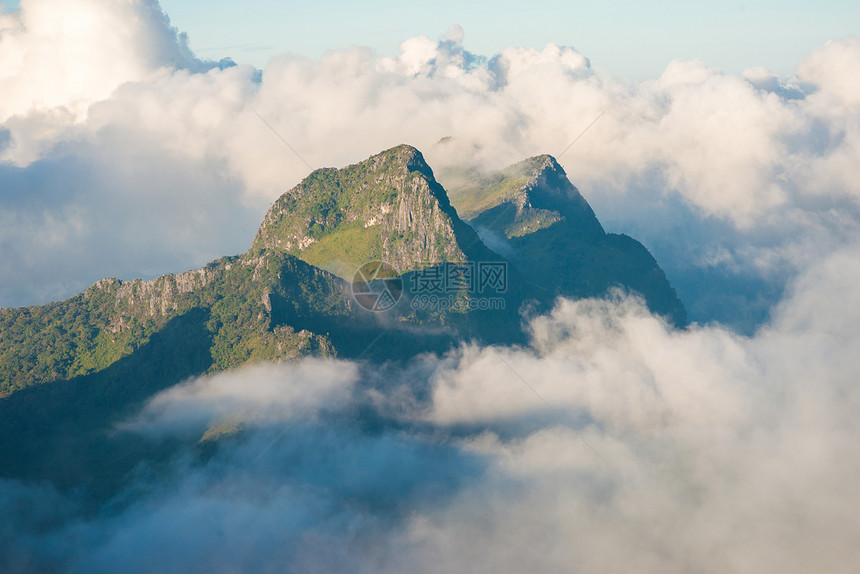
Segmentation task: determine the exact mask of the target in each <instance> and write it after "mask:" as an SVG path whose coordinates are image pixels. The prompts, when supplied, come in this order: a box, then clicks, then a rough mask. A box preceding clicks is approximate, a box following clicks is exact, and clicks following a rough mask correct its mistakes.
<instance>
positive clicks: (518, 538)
mask: <svg viewBox="0 0 860 574" xmlns="http://www.w3.org/2000/svg"><path fill="white" fill-rule="evenodd" d="M858 253H860V251H858V250H857V249H856V246H855V247H853V248H852V249H848V250H845V251H841V252H839V253H837V254H835V255H833V256H832V257H829V258H827V259H826V260H824V261H821V262H820V263H819V264H818V265H816V266H814V268H811V269H810V270H809V271H808V272H807V273H805V274H804V275H803V276H802V277H801V278H799V279H798V280H797V281H796V282H795V283H794V284H793V285H792V288H791V290H790V295H789V296H788V297H786V298H785V299H784V301H783V302H782V304H781V305H780V306H779V308H778V310H777V312H776V314H775V318H774V321H773V322H772V323H771V324H769V325H768V326H766V327H765V328H763V329H762V330H761V331H760V332H759V333H757V334H756V335H755V336H754V337H740V336H737V335H735V334H732V333H731V332H728V331H726V330H724V329H722V328H719V327H701V328H695V329H690V330H687V331H673V330H669V329H667V328H666V326H665V325H664V324H663V323H661V322H660V321H659V320H657V319H655V318H653V317H651V316H650V315H648V313H647V312H646V311H645V310H644V309H643V307H642V306H641V304H640V303H638V302H636V301H633V300H628V299H624V298H617V299H615V300H613V301H576V302H571V301H561V302H560V304H559V305H558V306H557V308H556V309H555V310H554V311H553V312H552V313H551V314H549V315H547V316H544V317H537V318H535V319H533V321H532V332H533V340H532V343H531V344H530V345H529V346H526V347H517V348H502V347H494V348H480V347H475V346H471V347H465V348H463V349H460V350H459V351H456V352H454V353H452V354H451V355H449V356H448V357H443V358H432V357H425V358H423V359H421V360H420V361H418V362H417V363H415V364H414V365H411V366H409V367H408V368H406V369H405V370H403V371H398V370H397V369H396V368H387V369H383V370H382V372H381V373H382V376H381V377H380V376H379V374H378V373H377V375H374V374H373V371H372V369H373V366H372V365H364V366H358V365H352V364H350V363H343V362H334V361H321V360H313V359H311V360H305V361H303V362H301V363H298V364H296V365H286V364H284V365H280V366H262V367H255V368H249V369H242V370H239V371H236V372H234V373H226V374H221V375H216V376H214V377H207V378H201V379H197V380H196V381H193V382H190V383H188V384H186V385H183V386H180V387H177V388H175V389H172V390H169V391H167V392H165V393H164V394H162V395H160V396H158V397H156V398H155V399H154V400H152V401H151V402H150V404H149V405H148V406H147V407H146V409H144V411H143V415H142V416H141V417H140V418H138V419H137V424H138V425H140V424H143V425H144V426H145V425H146V424H149V425H150V429H152V428H158V429H162V430H171V429H176V428H177V422H180V421H185V422H187V421H189V420H195V419H196V418H200V417H202V419H205V420H206V421H207V422H208V420H210V418H211V417H212V416H213V415H215V416H222V415H224V414H225V413H234V412H236V410H237V409H238V410H239V411H242V412H243V413H244V414H245V415H246V416H247V417H249V420H254V421H256V422H257V423H258V424H256V425H254V424H252V425H249V427H248V432H246V433H245V434H243V435H239V436H238V437H236V438H235V439H234V440H233V441H230V442H227V443H225V444H222V446H221V448H220V450H219V451H218V452H217V453H216V454H215V455H213V456H212V457H211V458H206V459H205V460H201V461H198V462H196V463H194V464H188V463H184V462H182V461H177V462H176V464H175V465H174V467H173V468H172V470H171V471H170V472H161V473H159V474H158V475H157V478H156V476H155V475H153V476H150V477H149V478H143V479H140V480H141V481H142V482H140V483H137V484H134V485H132V486H131V487H130V489H129V491H128V492H127V493H123V497H125V498H122V500H124V501H126V502H125V503H124V504H123V505H122V506H120V507H118V508H117V511H116V512H115V513H113V514H110V515H106V516H98V517H90V518H81V517H80V516H79V514H77V511H76V509H75V508H74V506H73V505H72V504H71V503H70V501H69V499H68V498H67V497H63V496H61V495H59V494H57V493H54V492H41V491H36V490H34V489H33V488H29V489H27V488H24V487H21V486H20V485H15V484H12V483H4V484H3V485H2V487H3V488H2V491H0V492H2V493H3V495H2V496H0V508H2V509H3V510H4V513H3V516H4V517H6V518H5V519H6V521H7V522H8V524H9V527H8V528H7V535H6V536H4V537H3V539H4V544H6V546H4V547H3V550H4V552H3V553H0V556H4V557H5V560H6V562H0V564H2V565H3V566H7V565H8V564H14V563H15V562H12V561H13V560H18V561H19V563H23V564H30V565H33V564H43V565H44V564H47V565H59V566H60V567H62V569H65V570H69V571H87V572H102V571H115V570H116V569H117V567H118V565H121V564H125V565H132V566H129V567H130V568H132V571H136V572H150V571H155V570H158V571H165V570H166V571H172V570H171V569H173V570H175V571H189V570H192V571H194V570H201V569H205V570H207V571H211V570H213V569H214V570H219V569H221V570H224V571H230V570H235V569H242V570H248V569H253V570H266V569H271V570H281V571H282V570H303V571H314V570H339V571H344V570H348V571H356V572H404V571H409V572H460V571H464V570H465V571H476V572H481V571H488V572H489V571H493V572H521V571H523V570H525V569H529V570H530V571H535V572H562V571H564V572H567V571H571V570H580V569H581V570H589V571H618V570H627V569H630V568H636V569H637V570H638V571H640V572H645V573H648V572H704V573H709V572H714V573H717V572H725V571H726V570H730V571H738V572H775V571H779V572H809V571H828V572H852V571H853V568H854V566H855V564H856V563H857V560H858V558H860V556H858V550H857V548H858V545H857V540H856V528H855V525H856V516H855V514H856V512H855V509H856V508H857V505H858V504H860V499H858V494H857V490H856V481H857V477H858V476H860V459H858V457H857V446H856V445H857V441H858V439H860V422H858V420H857V417H856V412H857V409H858V408H860V391H858V388H857V385H856V373H857V371H858V369H860V357H858V356H857V354H856V353H854V352H853V350H854V349H855V348H857V345H858V343H860V340H858V338H860V332H858V330H857V327H856V326H857V324H858V320H860V317H858V316H857V315H858V313H860V295H858V291H857V289H856V288H855V286H856V282H857V280H858V279H860V257H858ZM516 373H518V375H517V374H516ZM341 375H343V376H341ZM520 377H522V378H520ZM524 381H525V382H524ZM377 385H381V386H377ZM397 385H399V389H397V388H395V387H396V386H397ZM529 385H530V386H531V387H532V388H533V389H534V391H537V393H538V394H539V395H540V398H539V397H538V396H536V395H535V393H534V392H533V391H532V389H530V388H529ZM428 386H429V388H430V389H432V392H431V394H430V396H427V394H426V389H427V388H428ZM364 392H367V393H368V395H366V396H365V395H363V393H364ZM363 397H364V398H363ZM544 400H546V402H548V403H549V404H550V405H551V408H550V407H548V406H547V405H546V404H545V403H544ZM252 412H253V413H255V414H256V416H255V415H253V414H249V413H252ZM141 421H143V422H141ZM147 421H148V423H147ZM146 476H148V475H144V477H146ZM30 498H32V499H33V501H34V502H33V505H32V508H35V509H36V510H37V511H38V512H37V514H36V515H34V517H35V518H37V519H38V520H36V521H35V522H31V517H30V516H29V515H27V514H26V513H22V512H21V511H20V508H21V505H20V501H21V500H22V499H23V500H29V499H30ZM13 500H17V501H18V502H15V503H14V504H13V502H12V501H13ZM40 500H50V501H53V503H52V505H53V506H54V507H55V508H57V510H56V511H55V512H54V513H53V514H55V515H56V516H54V518H55V519H56V521H55V522H51V523H52V524H55V525H56V526H54V527H52V528H48V529H47V531H46V530H44V529H43V527H42V526H40V525H44V524H45V520H48V521H49V522H50V521H51V517H52V511H50V510H49V509H47V508H45V507H44V505H43V504H39V503H38V501H40ZM16 509H18V510H16ZM7 550H8V551H7ZM145 557H154V558H149V559H147V560H144V559H143V558H145ZM27 560H30V562H27Z"/></svg>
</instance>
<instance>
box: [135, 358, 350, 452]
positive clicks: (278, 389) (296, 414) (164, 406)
mask: <svg viewBox="0 0 860 574" xmlns="http://www.w3.org/2000/svg"><path fill="white" fill-rule="evenodd" d="M357 371H358V369H357V367H356V365H354V364H352V363H348V362H345V361H335V360H329V359H307V360H305V361H303V362H301V363H300V364H298V365H287V364H261V365H256V366H251V367H246V368H244V369H240V370H238V371H232V372H226V373H220V374H217V375H213V376H210V377H200V378H197V379H193V380H190V381H187V382H185V383H182V384H180V385H177V386H175V387H171V388H169V389H167V390H166V391H163V392H161V393H159V394H158V395H156V396H155V397H153V398H152V399H151V400H150V401H149V402H148V404H147V405H146V407H145V408H144V409H143V411H142V412H141V413H140V414H139V415H138V416H137V417H136V418H135V419H134V420H132V421H130V422H129V423H126V424H124V425H123V428H124V429H127V430H132V431H135V432H140V433H144V434H151V435H164V434H171V433H176V432H179V433H187V432H191V433H192V434H195V433H196V434H197V435H198V436H199V435H200V434H202V432H203V431H205V430H206V429H207V428H209V426H210V425H213V424H218V423H220V422H223V421H233V422H241V423H243V424H247V425H255V424H271V423H274V422H284V421H294V420H306V419H309V418H310V419H312V418H313V417H314V416H316V415H317V411H319V410H321V409H342V408H343V407H344V406H345V404H346V403H347V401H348V400H349V399H350V397H351V392H352V385H353V383H354V382H355V380H356V377H357V374H358V372H357Z"/></svg>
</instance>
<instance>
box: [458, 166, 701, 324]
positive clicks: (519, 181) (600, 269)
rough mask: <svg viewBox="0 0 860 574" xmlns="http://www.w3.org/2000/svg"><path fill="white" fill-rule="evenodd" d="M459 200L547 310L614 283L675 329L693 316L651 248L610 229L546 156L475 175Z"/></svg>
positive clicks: (484, 237)
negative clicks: (563, 299)
mask: <svg viewBox="0 0 860 574" xmlns="http://www.w3.org/2000/svg"><path fill="white" fill-rule="evenodd" d="M451 199H452V203H453V204H454V206H455V207H456V208H457V211H458V213H460V214H461V215H462V216H463V217H464V218H465V219H467V220H468V222H469V224H470V225H471V226H472V227H474V228H475V230H476V231H477V233H478V235H479V236H480V237H481V239H482V240H483V241H484V243H486V244H487V245H489V246H491V247H492V248H493V249H495V250H496V251H498V252H499V253H501V254H502V255H504V256H505V257H507V258H508V259H510V260H511V261H512V262H513V263H514V265H515V266H516V267H517V269H518V270H519V271H520V272H521V274H522V275H523V276H524V278H525V280H526V281H527V282H529V283H531V284H532V285H533V286H534V289H533V291H532V292H533V294H534V296H535V298H536V299H537V300H538V301H540V302H541V303H542V308H544V309H545V308H546V307H547V306H548V305H551V304H552V302H553V301H554V299H555V298H556V297H558V296H568V297H576V298H582V297H600V296H603V295H605V294H606V293H607V290H608V289H610V288H612V287H620V288H622V289H627V290H631V291H635V292H637V293H639V294H641V295H642V296H643V297H644V299H645V301H646V303H647V304H648V307H649V309H651V311H653V312H654V313H657V314H659V315H662V316H664V317H666V318H667V319H668V320H669V322H671V323H672V324H674V325H676V326H679V327H680V326H684V325H686V324H687V313H686V310H685V309H684V306H683V304H682V303H681V301H680V299H678V296H677V294H676V293H675V290H674V289H673V288H672V286H671V285H670V284H669V281H668V280H667V279H666V275H665V273H663V270H662V269H660V267H659V265H658V264H657V262H656V261H655V260H654V258H653V257H652V256H651V254H650V253H649V252H648V250H647V249H646V248H645V247H644V246H643V245H642V244H641V243H639V242H638V241H636V240H635V239H632V238H630V237H628V236H626V235H615V234H607V233H606V232H605V231H604V230H603V227H602V226H601V225H600V222H599V221H598V220H597V217H596V216H595V215H594V211H592V209H591V207H590V206H589V205H588V202H587V201H586V200H585V198H583V197H582V194H580V193H579V190H577V189H576V187H574V186H573V184H571V183H570V181H569V180H568V179H567V175H566V174H565V172H564V169H562V167H561V166H560V165H559V164H558V162H557V161H556V160H555V159H554V158H553V157H551V156H548V155H542V156H537V157H533V158H530V159H527V160H524V161H522V162H520V163H517V164H515V165H512V166H510V167H508V168H505V169H503V170H501V171H499V172H496V173H491V174H489V175H485V176H482V177H478V178H473V179H471V180H469V181H468V182H467V183H466V184H465V185H461V186H460V187H459V188H457V190H456V191H455V192H452V194H451Z"/></svg>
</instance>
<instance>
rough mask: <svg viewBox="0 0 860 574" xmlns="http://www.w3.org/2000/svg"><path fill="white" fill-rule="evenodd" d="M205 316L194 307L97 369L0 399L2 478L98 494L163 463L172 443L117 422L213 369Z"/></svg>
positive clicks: (109, 491)
mask: <svg viewBox="0 0 860 574" xmlns="http://www.w3.org/2000/svg"><path fill="white" fill-rule="evenodd" d="M209 319H210V314H209V312H208V310H206V309H199V308H197V309H191V310H189V311H187V312H186V313H184V314H183V315H180V316H179V317H176V318H174V319H171V320H170V321H168V322H167V324H166V325H165V326H164V327H163V328H162V329H161V330H159V332H158V333H155V334H154V335H153V336H152V337H151V338H150V340H149V342H148V343H146V344H145V345H143V346H141V347H140V348H139V349H137V350H136V351H135V352H134V353H132V354H131V355H129V356H127V357H124V358H122V359H120V360H118V361H116V362H115V363H113V364H112V365H111V366H110V367H108V368H106V369H104V370H102V371H99V372H97V373H92V374H88V375H84V376H81V377H76V378H73V379H70V380H58V381H53V382H50V383H45V384H42V385H39V386H36V387H31V388H28V389H24V390H21V391H18V392H16V393H14V394H12V395H11V396H9V397H6V398H5V399H2V400H0V475H2V476H3V477H6V478H18V479H25V480H28V481H34V482H41V481H51V482H53V483H54V484H56V485H57V486H59V487H61V488H70V487H86V490H87V491H88V492H89V493H91V494H92V495H94V496H97V497H98V496H103V495H108V494H109V493H111V492H113V491H115V488H116V486H118V485H119V484H120V482H121V481H122V480H123V479H124V477H126V476H127V475H128V473H129V472H131V471H132V469H133V468H134V467H135V466H136V465H138V464H140V463H141V462H142V461H158V460H161V459H162V458H163V457H164V456H165V455H166V454H168V453H169V452H171V451H172V449H173V448H174V446H175V445H170V444H166V443H159V444H155V443H153V442H152V441H150V440H146V439H143V438H142V437H139V436H136V435H133V434H131V433H125V432H117V431H115V430H114V425H116V424H117V423H118V422H121V421H122V420H124V419H126V418H127V417H129V416H130V415H132V414H134V413H135V412H136V411H137V410H138V409H139V408H140V407H141V406H142V405H143V404H144V403H145V402H146V400H147V399H149V398H150V397H152V396H153V395H155V394H156V393H158V392H159V391H162V390H164V389H167V388H169V387H172V386H173V385H176V384H177V383H179V382H181V381H183V380H185V379H187V378H188V377H192V376H195V375H200V374H202V373H205V372H206V371H207V369H209V368H210V366H211V365H212V356H211V354H210V352H209V351H210V347H211V345H212V333H211V331H209V329H207V327H206V323H207V321H208V320H209Z"/></svg>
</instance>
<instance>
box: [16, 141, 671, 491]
mask: <svg viewBox="0 0 860 574" xmlns="http://www.w3.org/2000/svg"><path fill="white" fill-rule="evenodd" d="M452 204H453V205H452ZM455 207H456V209H455ZM458 213H459V214H462V216H463V218H465V221H464V219H461V217H460V215H458ZM356 278H358V280H356ZM612 286H620V287H622V288H625V289H628V290H632V291H637V292H639V293H641V294H642V295H643V296H644V298H645V299H646V301H647V302H648V304H649V306H651V308H652V309H654V310H655V311H657V312H659V313H662V314H664V315H666V316H667V317H669V318H670V320H671V321H673V322H675V323H676V324H678V325H682V324H684V322H685V316H684V309H683V306H682V305H681V303H680V301H678V299H677V297H676V296H675V293H674V291H673V290H672V288H671V286H670V285H669V284H668V281H666V278H665V275H663V273H662V271H661V270H660V268H659V267H658V266H657V264H656V262H655V261H654V259H653V258H652V257H651V256H650V254H649V253H648V251H647V250H646V249H645V248H644V247H643V246H642V245H641V244H639V243H638V242H636V241H635V240H633V239H630V238H629V237H626V236H623V235H613V234H607V233H605V232H604V230H603V228H602V227H601V225H600V223H599V222H598V221H597V218H596V217H595V216H594V213H593V212H592V210H591V208H590V207H589V206H588V203H587V202H586V201H585V199H584V198H583V197H582V196H581V195H580V194H579V192H578V191H577V190H576V188H574V187H573V185H572V184H571V183H570V182H569V181H568V180H567V177H566V175H565V174H564V171H563V170H562V169H561V167H560V166H559V165H558V163H557V162H556V161H555V160H554V159H553V158H551V157H549V156H539V157H536V158H531V159H529V160H526V161H524V162H521V163H519V164H517V165H515V166H511V167H510V168H508V169H506V170H503V171H502V172H499V173H496V174H490V175H487V176H483V177H481V178H478V179H477V180H475V181H472V182H471V183H470V185H467V186H464V187H462V188H461V189H457V190H456V191H455V192H454V193H452V195H451V200H450V201H449V197H448V194H447V193H446V191H445V189H444V188H443V187H442V186H441V185H440V184H439V183H438V182H437V181H436V179H435V177H434V174H433V171H432V170H431V169H430V167H429V166H428V165H427V163H426V162H425V161H424V158H423V156H422V155H421V153H420V152H419V151H418V150H416V149H415V148H412V147H410V146H405V145H402V146H398V147H395V148H393V149H390V150H387V151H384V152H382V153H380V154H377V155H375V156H373V157H371V158H369V159H367V160H365V161H363V162H360V163H357V164H355V165H351V166H348V167H345V168H343V169H320V170H317V171H315V172H313V173H312V174H311V175H309V176H308V177H307V178H306V179H305V180H304V181H303V182H301V183H300V184H299V185H297V186H296V187H294V188H293V189H291V190H289V191H287V192H286V193H285V194H284V195H282V196H281V197H280V198H279V199H278V200H277V201H276V202H275V203H274V204H273V205H272V207H271V209H270V210H269V212H268V213H267V214H266V216H265V218H264V220H263V222H262V224H261V226H260V228H259V231H258V233H257V235H256V237H255V239H254V241H253V243H252V245H251V247H250V249H249V250H248V251H247V252H246V253H244V254H241V255H236V256H230V257H223V258H221V259H218V260H216V261H213V262H212V263H209V264H208V265H206V266H205V267H203V268H202V269H199V270H194V271H188V272H185V273H179V274H170V275H165V276H163V277H159V278H157V279H155V280H152V281H141V280H134V281H120V280H118V279H102V280H101V281H98V282H97V283H95V284H94V285H92V286H91V287H89V288H88V289H87V290H86V291H84V292H83V293H81V294H79V295H76V296H74V297H72V298H70V299H68V300H66V301H61V302H56V303H51V304H49V305H44V306H36V307H27V308H21V309H0V478H2V477H15V478H25V479H29V480H49V481H52V482H55V483H58V484H64V485H67V486H70V487H76V488H78V487H81V486H82V485H83V484H84V483H85V482H87V481H92V480H95V481H96V483H97V485H96V486H95V487H94V489H95V491H100V492H110V491H111V490H112V485H113V484H114V483H115V482H116V481H118V480H120V479H121V477H122V476H124V475H125V474H126V473H129V472H131V470H132V469H133V468H134V467H135V465H137V464H138V463H139V462H140V460H142V459H146V458H147V457H149V458H152V457H156V458H157V453H155V454H153V452H150V450H151V448H152V445H149V444H145V443H143V442H141V441H140V439H139V437H138V438H135V437H134V436H131V435H129V434H128V433H117V432H115V430H114V429H115V426H116V424H117V423H118V422H120V421H122V420H124V419H125V418H127V417H128V416H130V415H131V414H133V413H134V412H135V410H136V409H139V408H140V406H141V405H142V404H143V403H144V402H145V401H146V400H147V399H148V398H149V397H151V396H153V395H154V394H155V393H157V392H159V391H161V390H163V389H165V388H168V387H170V386H172V385H175V384H177V383H179V382H181V381H183V380H185V379H187V378H188V377H192V376H195V375H201V374H206V373H214V372H218V371H223V370H227V369H232V368H236V367H238V366H241V365H244V364H247V363H251V362H259V361H280V360H291V359H295V358H298V357H301V356H305V355H323V356H333V355H337V356H341V357H352V358H361V359H367V360H371V361H374V362H379V363H383V362H386V361H392V360H393V361H398V360H407V359H409V358H411V357H414V356H415V355H416V354H418V353H421V352H427V351H430V352H443V351H445V350H446V349H449V348H450V347H451V346H452V345H456V344H458V343H459V342H461V341H463V340H471V339H477V340H479V341H482V342H485V343H486V342H491V343H518V342H523V341H524V340H525V337H526V334H525V332H524V330H523V329H522V325H521V320H522V319H521V315H520V311H521V309H523V307H524V306H528V307H529V308H530V309H536V308H537V309H541V308H547V307H548V306H549V305H551V304H552V302H553V301H554V300H555V298H556V297H557V296H558V295H566V296H573V297H581V296H592V295H602V294H604V293H605V292H606V290H607V289H608V288H610V287H612ZM359 291H360V292H359ZM218 424H219V423H218V421H213V425H214V426H213V429H211V430H212V431H213V432H212V433H209V434H208V435H207V436H217V435H220V434H221V431H220V430H218V429H219V427H218V426H217V425H218ZM159 448H163V449H166V450H165V452H167V451H169V450H170V448H171V446H170V445H161V447H159ZM159 452H160V451H159ZM57 453H62V457H61V459H58V458H57V456H58V455H57ZM94 477H96V478H94Z"/></svg>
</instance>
